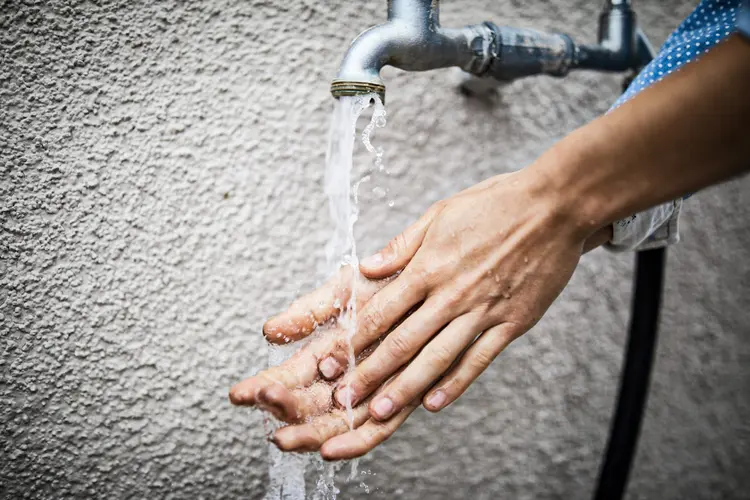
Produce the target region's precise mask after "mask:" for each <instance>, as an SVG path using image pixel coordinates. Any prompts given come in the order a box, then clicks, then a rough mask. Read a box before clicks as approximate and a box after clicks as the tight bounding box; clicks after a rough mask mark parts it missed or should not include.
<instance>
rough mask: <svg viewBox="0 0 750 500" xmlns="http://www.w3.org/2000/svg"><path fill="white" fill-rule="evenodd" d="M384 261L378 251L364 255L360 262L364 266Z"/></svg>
mask: <svg viewBox="0 0 750 500" xmlns="http://www.w3.org/2000/svg"><path fill="white" fill-rule="evenodd" d="M383 262H385V259H383V254H381V253H380V252H378V253H376V254H374V255H370V256H369V257H365V258H364V259H362V262H361V264H362V265H363V266H365V267H378V266H380V265H382V264H383Z"/></svg>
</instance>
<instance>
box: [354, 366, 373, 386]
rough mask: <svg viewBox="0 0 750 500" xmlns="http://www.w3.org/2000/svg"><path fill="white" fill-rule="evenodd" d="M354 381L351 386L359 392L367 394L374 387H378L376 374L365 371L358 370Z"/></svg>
mask: <svg viewBox="0 0 750 500" xmlns="http://www.w3.org/2000/svg"><path fill="white" fill-rule="evenodd" d="M355 379H356V381H354V382H353V385H354V386H355V387H357V388H358V389H359V390H360V391H365V392H369V390H370V389H372V388H373V387H374V386H377V385H378V380H377V374H375V373H373V372H371V371H370V370H366V369H361V368H360V369H358V370H357V372H356V375H355Z"/></svg>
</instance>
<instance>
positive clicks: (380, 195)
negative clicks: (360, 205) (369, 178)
mask: <svg viewBox="0 0 750 500" xmlns="http://www.w3.org/2000/svg"><path fill="white" fill-rule="evenodd" d="M372 194H374V195H375V196H376V197H377V198H385V196H386V195H387V194H388V190H386V189H383V188H382V187H380V186H375V187H374V188H372Z"/></svg>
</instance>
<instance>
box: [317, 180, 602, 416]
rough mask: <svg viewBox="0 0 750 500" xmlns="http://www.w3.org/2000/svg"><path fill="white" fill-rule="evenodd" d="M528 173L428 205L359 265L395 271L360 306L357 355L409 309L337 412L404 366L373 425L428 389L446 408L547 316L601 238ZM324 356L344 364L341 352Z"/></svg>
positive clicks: (431, 402)
mask: <svg viewBox="0 0 750 500" xmlns="http://www.w3.org/2000/svg"><path fill="white" fill-rule="evenodd" d="M527 170H528V169H527ZM527 170H522V171H519V172H516V173H512V174H507V175H501V176H497V177H493V178H491V179H488V180H487V181H485V182H483V183H481V184H478V185H476V186H474V187H472V188H470V189H468V190H466V191H463V192H461V193H459V194H457V195H456V196H454V197H452V198H450V199H448V200H446V201H443V202H439V203H437V204H436V205H434V206H433V207H432V208H431V209H430V210H429V211H428V212H427V213H426V214H425V215H424V216H423V217H422V218H421V219H420V220H419V221H417V222H416V223H415V224H414V225H412V226H411V227H409V228H408V229H407V230H406V231H404V232H403V233H402V234H400V235H399V236H397V237H396V238H394V239H393V240H392V241H391V242H390V244H389V245H388V246H387V247H386V248H385V249H384V250H382V251H380V252H379V253H378V254H376V255H374V256H373V257H371V258H368V259H364V260H363V261H362V262H361V264H360V269H361V271H362V273H363V274H364V275H365V276H367V277H368V278H380V277H384V276H390V275H392V274H394V273H396V272H398V271H399V270H402V272H401V273H400V274H399V275H398V277H397V278H396V279H395V280H393V281H392V282H390V283H389V284H388V285H386V286H385V288H383V289H382V290H380V291H379V292H378V293H377V294H376V295H375V296H374V297H373V298H372V299H371V300H370V301H369V302H368V303H367V304H366V305H365V307H364V308H362V309H361V310H360V312H359V316H358V319H357V330H356V332H355V334H354V336H353V338H352V344H353V346H354V348H355V351H359V350H361V349H362V348H364V347H366V346H368V345H370V344H371V343H372V342H374V341H375V340H376V339H378V338H380V337H381V336H382V335H383V334H384V333H385V332H387V331H388V330H389V329H391V327H392V326H393V325H395V324H396V323H397V322H398V321H399V320H400V319H401V318H402V317H403V316H405V315H406V314H407V312H408V311H409V310H410V309H412V308H415V311H414V312H413V313H412V314H411V315H410V316H408V317H407V318H406V319H405V320H404V321H403V323H401V324H400V325H399V326H397V327H396V328H395V329H394V330H393V331H392V332H391V333H390V334H389V335H388V336H387V337H385V339H384V340H383V342H382V343H381V344H380V346H379V347H377V348H376V349H375V351H374V352H373V353H372V354H371V355H370V356H369V357H368V358H367V359H366V360H364V361H363V362H362V363H361V364H359V365H358V366H357V367H356V370H354V371H353V372H351V373H349V374H347V375H345V376H344V379H343V380H342V382H341V383H339V389H338V390H337V391H336V393H335V399H336V401H337V402H338V403H339V404H340V405H344V404H345V402H346V399H347V398H350V399H351V401H352V403H353V404H355V405H356V404H358V403H359V402H361V401H363V400H365V398H367V397H368V396H369V395H370V394H371V393H372V392H373V391H374V390H375V389H376V388H378V387H380V386H381V385H382V384H383V383H384V382H385V381H386V380H387V379H388V378H389V377H391V376H393V375H394V374H395V373H396V372H397V371H398V370H399V369H401V368H402V367H403V371H402V372H401V373H400V374H399V375H398V376H397V377H396V378H395V379H394V380H393V382H392V383H390V384H389V385H388V386H387V387H386V388H385V389H384V390H383V391H382V392H381V393H380V394H377V395H376V396H375V397H373V398H372V400H371V401H370V403H369V411H370V415H371V416H372V417H374V418H375V419H377V420H380V421H387V420H388V419H389V418H390V417H392V416H394V415H398V414H399V412H401V411H402V410H403V409H405V408H407V407H408V405H409V403H410V402H411V401H414V400H415V398H419V397H420V395H421V394H425V393H426V394H425V396H424V398H423V404H424V406H425V408H427V409H428V410H430V411H438V410H441V409H442V408H444V407H446V406H447V405H448V404H450V403H451V402H453V401H455V399H456V398H458V397H459V396H460V395H461V394H462V393H463V392H464V391H465V390H466V389H467V387H468V386H469V385H470V384H471V383H472V382H473V381H474V380H475V379H476V378H477V377H478V376H479V374H480V373H482V371H484V369H485V368H487V366H488V365H489V364H490V362H491V361H492V360H493V359H494V358H495V357H496V356H497V355H498V354H499V353H500V352H502V351H503V349H505V348H506V347H507V346H508V344H510V342H512V341H513V340H514V339H516V338H517V337H519V336H520V335H522V334H523V333H525V332H526V331H528V330H529V329H530V328H531V327H532V326H534V324H535V323H536V322H537V321H538V320H539V319H540V318H541V316H542V315H543V314H544V313H545V312H546V310H547V308H548V307H549V306H550V305H551V304H552V302H553V301H554V300H555V298H556V297H557V296H558V295H559V293H560V292H561V291H562V289H563V288H564V287H565V285H566V284H567V283H568V281H569V279H570V277H571V275H572V273H573V271H574V269H575V267H576V265H577V264H578V261H579V259H580V257H581V254H582V252H583V251H584V248H585V247H587V246H589V245H587V244H586V243H587V242H586V239H587V237H589V236H592V235H593V236H596V237H597V238H598V239H599V240H602V239H603V240H606V236H605V237H604V238H602V236H601V235H600V234H603V233H602V231H601V230H600V231H598V232H596V233H595V231H594V229H593V228H590V227H584V228H580V227H577V226H576V223H575V222H573V220H572V218H571V219H568V218H567V216H566V212H565V211H564V210H562V209H561V207H560V206H559V205H557V204H556V197H555V195H554V191H552V190H549V189H547V188H546V187H542V186H544V184H545V182H544V181H545V179H544V178H543V176H541V175H539V174H536V173H534V172H527ZM594 233H595V234H594ZM597 235H599V236H597ZM592 239H594V238H592ZM601 242H603V241H599V242H598V243H601ZM415 306H416V307H415ZM331 357H333V358H334V359H335V360H336V363H337V364H339V365H341V366H344V365H345V364H346V352H345V350H344V349H338V350H334V351H333V352H332V354H331ZM326 359H327V358H325V357H324V359H323V360H322V361H321V364H320V365H319V366H320V367H321V368H322V367H323V366H324V364H330V362H329V361H326ZM321 371H322V372H323V374H324V375H325V374H326V373H325V370H321ZM335 375H336V376H337V375H338V373H336V374H335Z"/></svg>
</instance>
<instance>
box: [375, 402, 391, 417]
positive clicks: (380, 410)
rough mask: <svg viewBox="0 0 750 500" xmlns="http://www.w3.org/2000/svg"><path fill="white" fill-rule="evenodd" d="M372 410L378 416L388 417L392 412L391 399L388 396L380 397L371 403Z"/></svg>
mask: <svg viewBox="0 0 750 500" xmlns="http://www.w3.org/2000/svg"><path fill="white" fill-rule="evenodd" d="M372 411H373V412H375V415H376V416H377V417H378V418H380V419H383V418H388V417H389V416H390V415H391V413H392V412H393V401H391V400H390V399H388V398H380V399H378V400H377V401H375V404H374V405H372Z"/></svg>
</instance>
